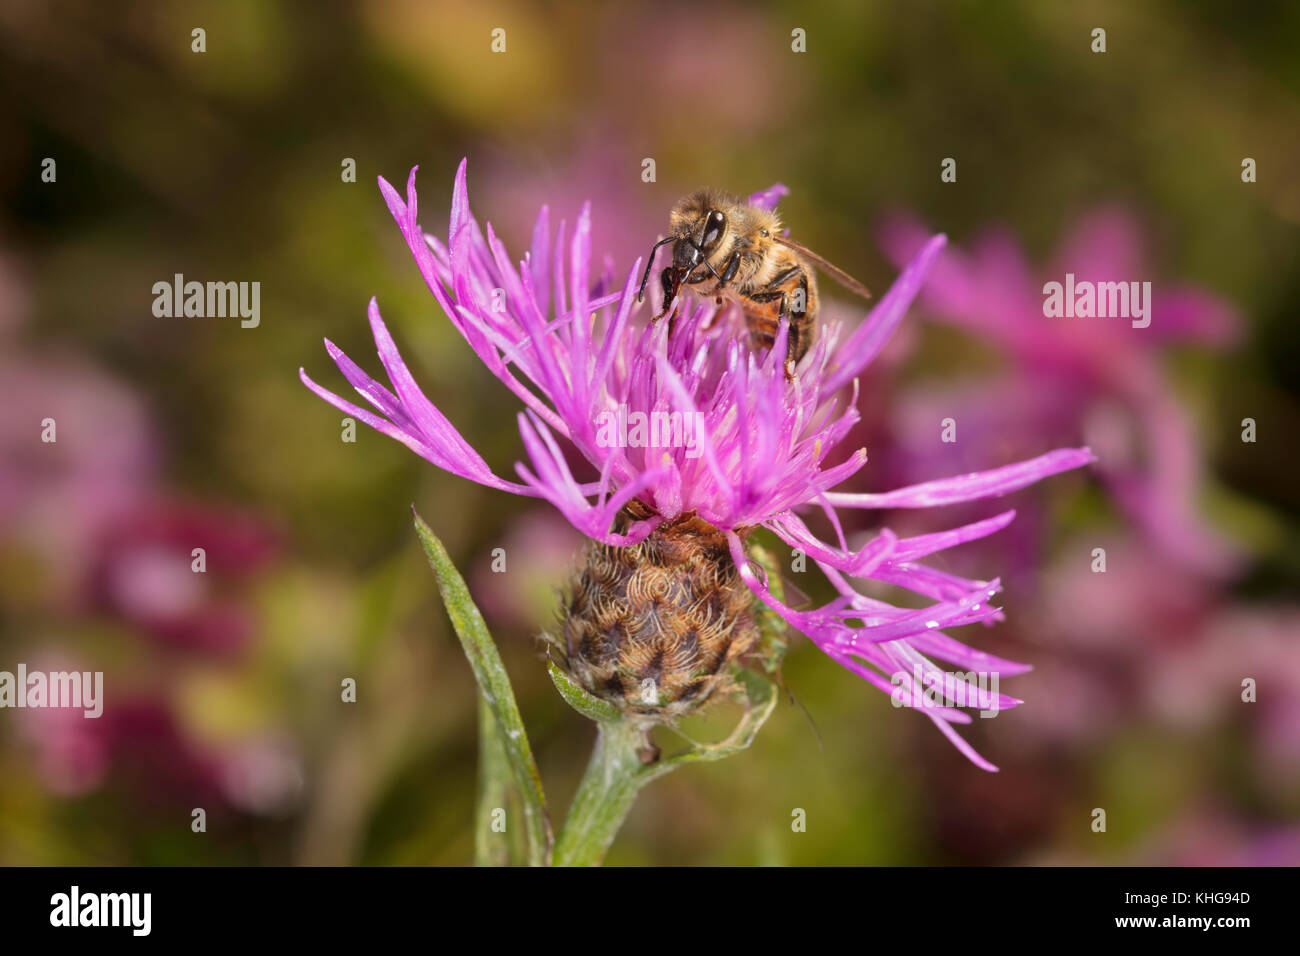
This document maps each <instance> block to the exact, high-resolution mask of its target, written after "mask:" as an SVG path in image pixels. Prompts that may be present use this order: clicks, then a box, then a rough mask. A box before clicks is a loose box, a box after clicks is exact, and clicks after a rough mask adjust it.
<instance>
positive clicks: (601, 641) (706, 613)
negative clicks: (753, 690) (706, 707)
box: [557, 516, 758, 720]
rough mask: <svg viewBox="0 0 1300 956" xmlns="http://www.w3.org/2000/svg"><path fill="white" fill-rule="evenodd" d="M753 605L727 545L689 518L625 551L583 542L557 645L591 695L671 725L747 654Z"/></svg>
mask: <svg viewBox="0 0 1300 956" xmlns="http://www.w3.org/2000/svg"><path fill="white" fill-rule="evenodd" d="M633 517H636V516H633ZM750 602H751V596H750V592H749V590H748V589H747V588H746V587H745V585H744V583H743V582H742V581H741V580H740V575H739V574H738V573H737V571H736V567H735V565H734V564H733V562H732V560H731V555H730V552H729V551H728V548H727V539H726V536H725V535H724V534H723V533H722V532H721V531H719V530H718V529H716V528H714V527H713V526H712V525H709V524H708V523H706V522H704V521H702V520H700V519H699V518H696V517H694V516H686V517H683V518H679V519H677V520H675V521H673V522H670V523H665V524H663V525H661V526H660V527H659V528H657V529H656V530H655V531H654V532H653V533H652V534H651V535H650V536H649V537H647V538H646V539H645V540H644V541H642V542H641V543H640V544H637V545H634V546H632V547H625V548H617V547H611V546H609V545H606V544H602V543H600V542H598V541H589V542H588V543H587V545H586V547H585V548H584V550H583V552H582V556H581V558H580V559H579V561H578V566H577V567H576V569H575V571H574V574H573V578H572V583H571V584H570V586H569V589H568V591H567V593H566V595H565V598H564V602H563V606H562V610H561V615H560V616H561V625H562V635H563V638H562V641H560V642H557V643H561V644H562V645H563V650H564V653H565V656H566V658H567V661H566V666H567V669H568V670H569V672H570V673H571V674H572V675H573V676H574V678H575V679H576V680H577V681H578V682H579V683H580V684H581V685H582V686H583V687H584V688H586V689H587V691H588V692H589V693H591V694H593V695H595V696H596V697H600V698H602V699H604V700H607V701H609V702H611V703H612V704H614V705H615V706H616V707H618V708H619V709H620V710H622V711H623V712H624V713H627V714H631V715H636V716H638V717H642V718H651V719H657V720H668V719H672V718H674V717H678V716H681V715H682V714H685V713H687V712H689V711H692V710H694V709H696V708H697V707H699V706H700V705H702V704H703V703H704V702H705V701H706V700H708V699H709V697H710V696H711V695H712V694H713V693H714V692H715V691H716V690H718V688H719V687H725V685H726V683H727V681H728V675H729V670H730V668H729V665H730V664H731V663H732V662H733V661H736V660H737V659H738V658H740V657H741V656H742V655H744V654H745V653H747V652H748V651H749V650H751V649H752V648H753V647H754V645H755V643H756V642H757V640H758V627H757V625H756V624H755V622H754V618H753V616H752V614H751V611H750V607H751V603H750Z"/></svg>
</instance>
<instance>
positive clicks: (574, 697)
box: [546, 661, 622, 723]
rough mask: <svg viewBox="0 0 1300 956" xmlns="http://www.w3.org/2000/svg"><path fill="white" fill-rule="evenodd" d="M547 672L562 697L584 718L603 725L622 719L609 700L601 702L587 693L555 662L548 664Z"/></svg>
mask: <svg viewBox="0 0 1300 956" xmlns="http://www.w3.org/2000/svg"><path fill="white" fill-rule="evenodd" d="M546 671H547V673H548V674H550V675H551V680H552V681H554V682H555V689H556V690H558V691H559V692H560V696H561V697H563V698H564V700H565V702H566V703H567V704H568V705H569V706H570V707H572V708H573V709H574V710H576V711H577V712H578V713H580V714H582V716H584V717H586V718H588V719H590V720H594V721H597V722H601V723H604V722H608V721H611V720H618V719H619V718H620V717H622V714H621V713H620V711H619V709H618V708H617V707H615V706H614V705H613V704H611V703H610V702H609V701H607V700H601V699H600V698H599V697H594V696H592V695H591V694H589V693H587V691H586V690H584V689H583V688H582V687H581V686H580V685H579V684H578V682H577V681H575V680H574V679H573V678H572V677H570V676H569V675H568V674H566V673H565V672H564V671H562V670H560V668H559V667H557V666H556V664H555V662H554V661H547V662H546Z"/></svg>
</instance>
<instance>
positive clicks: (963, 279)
mask: <svg viewBox="0 0 1300 956" xmlns="http://www.w3.org/2000/svg"><path fill="white" fill-rule="evenodd" d="M882 239H883V245H884V247H885V249H886V251H887V253H888V254H889V255H890V257H891V258H892V259H893V260H894V261H895V263H903V262H907V261H908V260H909V259H910V258H911V257H912V256H913V255H914V254H915V253H916V251H917V250H918V249H920V248H922V247H923V246H924V245H925V243H926V242H927V241H928V234H927V232H926V230H925V229H924V228H923V227H922V226H921V225H919V224H918V223H917V222H916V221H914V220H912V219H910V218H905V217H899V218H895V219H893V220H891V221H889V222H887V223H886V224H885V226H884V228H883V229H882ZM1143 245H1144V244H1143V241H1142V233H1141V230H1140V228H1139V226H1138V224H1137V221H1136V220H1135V219H1134V217H1133V216H1132V215H1130V214H1129V213H1127V212H1126V211H1124V210H1123V209H1121V208H1118V207H1108V208H1101V209H1098V210H1095V211H1094V212H1092V213H1091V214H1089V215H1087V216H1085V217H1084V218H1083V219H1081V220H1080V221H1079V223H1078V224H1077V225H1076V226H1075V228H1074V229H1072V230H1071V231H1070V233H1069V234H1068V235H1067V236H1066V237H1065V240H1064V241H1063V242H1062V244H1061V248H1060V250H1059V251H1058V253H1057V255H1056V256H1055V258H1054V261H1053V262H1052V263H1051V265H1050V267H1049V268H1048V269H1047V270H1045V271H1044V272H1043V274H1042V275H1041V276H1039V277H1038V278H1037V279H1036V278H1035V273H1034V270H1033V269H1032V268H1031V266H1030V265H1029V263H1028V262H1027V261H1026V258H1025V256H1024V254H1023V252H1022V251H1021V250H1020V248H1019V247H1018V246H1017V244H1016V243H1015V242H1014V240H1013V239H1011V238H1010V237H1008V236H1007V235H1005V234H1003V233H1001V232H998V231H989V232H987V233H985V234H984V235H982V236H981V237H979V238H978V239H977V240H976V242H975V243H974V245H973V246H972V248H971V249H970V251H969V252H958V251H957V250H955V249H949V250H947V251H945V252H944V254H943V255H942V256H941V257H940V258H939V261H938V262H937V263H936V264H935V266H934V270H933V272H932V274H931V277H930V279H929V281H927V282H926V285H925V289H924V290H923V292H922V294H921V298H920V305H921V306H922V307H924V308H925V309H926V311H927V312H928V313H929V314H930V315H932V316H934V317H935V318H937V319H939V320H940V321H943V322H946V323H949V324H951V325H953V326H956V327H958V328H961V329H963V330H965V331H967V332H969V333H971V334H973V335H974V336H976V337H978V338H979V340H980V341H984V342H991V343H992V344H995V345H996V346H998V347H999V348H1001V349H1002V350H1004V351H1005V353H1006V355H1007V356H1008V357H1009V358H1010V360H1011V370H1010V374H1005V373H1004V374H1001V375H999V376H998V377H997V378H996V379H995V380H989V379H988V378H986V377H980V378H977V379H973V380H968V381H965V382H959V383H957V384H956V385H954V386H952V387H951V388H949V389H946V390H943V391H938V390H935V389H927V390H926V391H925V392H924V393H923V394H922V395H920V396H919V397H918V398H916V399H914V400H912V401H909V402H907V403H906V404H905V408H904V413H903V428H902V433H903V435H904V436H907V435H909V434H915V433H916V430H915V429H912V428H910V427H908V422H910V421H912V420H924V421H926V422H930V421H934V420H937V419H936V418H935V415H936V413H938V414H939V416H940V417H942V415H944V414H949V413H951V411H952V410H953V409H961V415H960V416H959V417H960V424H959V427H960V428H961V429H962V430H963V434H964V435H965V436H966V440H964V441H963V442H962V443H960V444H945V445H942V446H940V447H936V446H935V445H934V444H933V443H927V444H926V446H925V447H924V448H923V447H921V446H920V445H918V446H917V447H916V448H914V449H911V450H912V451H913V452H915V453H914V454H911V455H909V456H908V461H907V464H908V465H916V464H918V463H920V464H924V465H926V466H930V467H935V466H939V465H940V462H941V461H946V462H947V463H948V466H949V467H951V466H952V464H953V463H954V457H955V456H957V455H960V454H962V451H963V449H972V448H984V447H989V446H998V447H1007V446H1011V447H1012V448H1017V447H1019V448H1023V447H1024V445H1025V444H1026V443H1036V442H1043V443H1055V442H1069V441H1073V440H1075V439H1076V437H1077V436H1078V435H1079V434H1080V433H1081V432H1086V435H1087V438H1088V440H1089V443H1090V444H1091V445H1092V446H1093V447H1095V448H1097V449H1098V450H1099V452H1100V455H1101V464H1100V465H1099V466H1098V468H1097V472H1098V475H1099V477H1100V478H1101V480H1102V481H1103V482H1104V483H1105V485H1106V487H1107V488H1108V490H1109V491H1110V494H1111V496H1112V497H1113V499H1114V501H1115V503H1116V505H1117V506H1118V508H1119V509H1120V510H1121V512H1122V513H1123V514H1124V516H1125V517H1126V518H1127V519H1128V520H1129V521H1131V522H1132V523H1133V525H1134V526H1135V528H1136V529H1137V530H1138V531H1139V532H1141V534H1142V535H1143V536H1144V537H1145V538H1146V539H1147V540H1148V541H1150V542H1151V543H1152V545H1153V546H1154V547H1155V548H1157V549H1158V550H1159V551H1160V552H1161V553H1162V554H1163V556H1164V557H1165V559H1166V560H1167V561H1169V562H1170V563H1172V564H1173V565H1175V566H1177V567H1181V568H1185V569H1187V570H1189V571H1193V572H1195V573H1198V574H1202V575H1206V576H1227V575H1229V574H1231V572H1232V571H1233V570H1234V569H1235V568H1236V567H1237V566H1238V565H1239V563H1240V557H1239V554H1238V553H1237V549H1236V548H1234V547H1233V546H1232V545H1231V544H1230V543H1228V542H1226V541H1225V540H1224V539H1223V538H1222V537H1221V536H1220V535H1219V534H1218V533H1217V532H1216V531H1215V530H1214V529H1212V528H1210V527H1209V526H1208V525H1207V524H1206V522H1205V521H1204V520H1203V519H1202V518H1201V517H1200V515H1199V514H1198V513H1197V509H1196V496H1197V494H1198V493H1199V492H1200V487H1201V484H1202V480H1203V473H1204V456H1203V453H1202V450H1201V447H1200V444H1199V442H1198V441H1197V438H1196V432H1195V429H1194V427H1193V423H1192V421H1191V419H1190V417H1189V415H1188V413H1187V411H1186V409H1185V407H1184V405H1183V403H1182V402H1181V401H1180V399H1179V397H1178V395H1177V394H1176V392H1175V391H1174V389H1173V388H1172V386H1171V385H1170V383H1169V381H1168V380H1167V378H1166V376H1165V375H1164V373H1163V371H1162V370H1161V367H1160V353H1161V351H1162V349H1164V348H1166V347H1168V346H1169V345H1171V344H1174V343H1179V342H1186V343H1199V344H1202V345H1209V346H1219V347H1223V346H1226V345H1228V344H1230V343H1231V342H1232V341H1233V340H1234V339H1235V338H1236V336H1237V333H1238V330H1239V320H1238V317H1237V315H1236V312H1235V311H1234V310H1233V309H1232V307H1231V306H1229V305H1228V304H1227V303H1225V302H1224V301H1222V300H1221V299H1219V298H1218V297H1216V296H1215V295H1213V294H1212V293H1210V292H1209V291H1207V290H1205V289H1202V288H1199V287H1195V286H1187V285H1177V284H1174V283H1163V282H1160V283H1154V284H1153V283H1152V282H1151V281H1150V279H1149V277H1150V276H1151V274H1152V273H1151V267H1150V266H1149V265H1148V257H1147V256H1146V254H1145V252H1144V248H1143ZM1042 279H1046V280H1048V284H1046V285H1045V284H1043V282H1042V281H1040V280H1042ZM1139 280H1142V281H1141V282H1139ZM1052 282H1054V283H1056V284H1057V285H1058V286H1061V287H1063V288H1064V289H1067V290H1073V289H1074V288H1078V289H1080V290H1081V293H1080V294H1081V295H1084V296H1085V298H1086V294H1087V293H1091V292H1092V291H1093V290H1094V289H1095V290H1098V293H1097V301H1096V303H1095V307H1094V308H1090V309H1088V311H1089V312H1102V311H1103V308H1102V306H1103V304H1109V302H1110V298H1111V293H1110V292H1108V293H1107V294H1105V295H1102V294H1101V292H1100V290H1107V289H1109V290H1115V293H1119V292H1124V293H1128V292H1129V290H1130V287H1131V286H1138V287H1140V286H1141V285H1142V284H1145V286H1146V287H1147V289H1146V294H1145V295H1143V296H1141V298H1142V299H1144V300H1145V302H1144V305H1143V306H1142V307H1141V311H1142V313H1143V314H1142V317H1141V319H1137V318H1130V317H1128V316H1126V315H1118V316H1117V315H1109V316H1107V317H1098V316H1093V317H1084V316H1080V315H1077V314H1076V312H1075V309H1074V304H1075V303H1074V299H1073V297H1071V300H1070V302H1069V303H1068V305H1069V306H1070V310H1069V312H1068V313H1067V314H1068V315H1069V316H1070V317H1063V316H1061V315H1056V314H1054V312H1053V310H1051V309H1049V308H1047V305H1046V300H1047V299H1048V298H1049V291H1048V290H1049V288H1053V287H1052V286H1051V285H1050V283H1052ZM1133 291H1134V292H1135V293H1136V292H1138V291H1140V290H1139V289H1134V290H1133ZM1115 298H1116V300H1117V302H1119V303H1121V304H1127V305H1128V311H1129V312H1132V313H1133V314H1134V315H1136V311H1137V309H1136V306H1135V304H1134V303H1135V300H1136V299H1137V298H1138V297H1137V296H1136V295H1133V296H1130V295H1128V294H1125V295H1123V296H1122V298H1121V297H1120V296H1119V295H1118V294H1116V295H1115ZM1103 299H1104V300H1105V303H1103V301H1102V300H1103ZM1048 312H1053V314H1051V315H1049V314H1047V313H1048ZM971 436H978V437H977V438H976V440H975V441H971V440H970V438H971ZM927 452H928V453H927ZM922 456H924V457H925V461H924V462H921V461H920V459H921V457H922ZM957 464H958V466H960V462H957Z"/></svg>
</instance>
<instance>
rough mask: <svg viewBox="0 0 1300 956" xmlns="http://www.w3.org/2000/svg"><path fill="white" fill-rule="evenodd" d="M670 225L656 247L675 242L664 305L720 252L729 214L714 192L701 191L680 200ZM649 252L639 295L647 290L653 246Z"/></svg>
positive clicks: (666, 281) (665, 276)
mask: <svg viewBox="0 0 1300 956" xmlns="http://www.w3.org/2000/svg"><path fill="white" fill-rule="evenodd" d="M670 228H671V234H670V235H669V236H668V238H666V239H662V240H660V241H659V242H658V243H656V244H655V247H654V248H655V249H657V248H658V247H659V246H661V245H663V244H664V243H669V242H671V243H672V250H673V264H672V268H671V269H669V270H665V273H664V294H665V295H666V296H667V298H666V299H665V301H664V305H665V307H667V304H668V302H669V301H671V300H672V299H673V298H674V297H676V295H677V292H678V290H679V289H680V288H681V286H682V283H683V282H685V281H686V279H687V278H688V277H689V276H690V274H691V272H693V271H694V270H695V268H696V267H697V266H699V265H701V264H702V263H707V262H708V260H709V258H710V257H711V256H712V255H713V254H714V252H716V251H717V249H718V247H719V246H720V245H721V243H722V240H723V237H724V236H726V234H727V214H726V213H724V212H723V211H722V210H721V209H719V208H718V202H717V199H716V196H715V195H714V194H711V193H708V192H701V193H697V194H695V195H693V196H689V197H687V198H686V199H684V200H682V201H681V202H680V203H678V205H677V206H676V207H675V208H674V209H673V212H672V216H671V218H670ZM650 254H651V259H650V260H649V261H647V262H646V271H645V275H644V276H643V277H642V279H641V289H640V292H638V297H640V295H641V294H643V293H644V292H645V286H646V282H647V280H648V279H649V278H650V267H651V262H653V257H654V249H651V253H650ZM715 274H716V273H715Z"/></svg>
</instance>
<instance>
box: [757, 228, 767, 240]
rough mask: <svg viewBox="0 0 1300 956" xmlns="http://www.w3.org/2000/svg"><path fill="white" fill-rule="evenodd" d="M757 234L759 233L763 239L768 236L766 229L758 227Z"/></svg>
mask: <svg viewBox="0 0 1300 956" xmlns="http://www.w3.org/2000/svg"><path fill="white" fill-rule="evenodd" d="M758 234H759V235H760V236H762V237H763V238H764V239H766V238H767V237H768V231H767V230H766V229H760V230H758Z"/></svg>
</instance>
